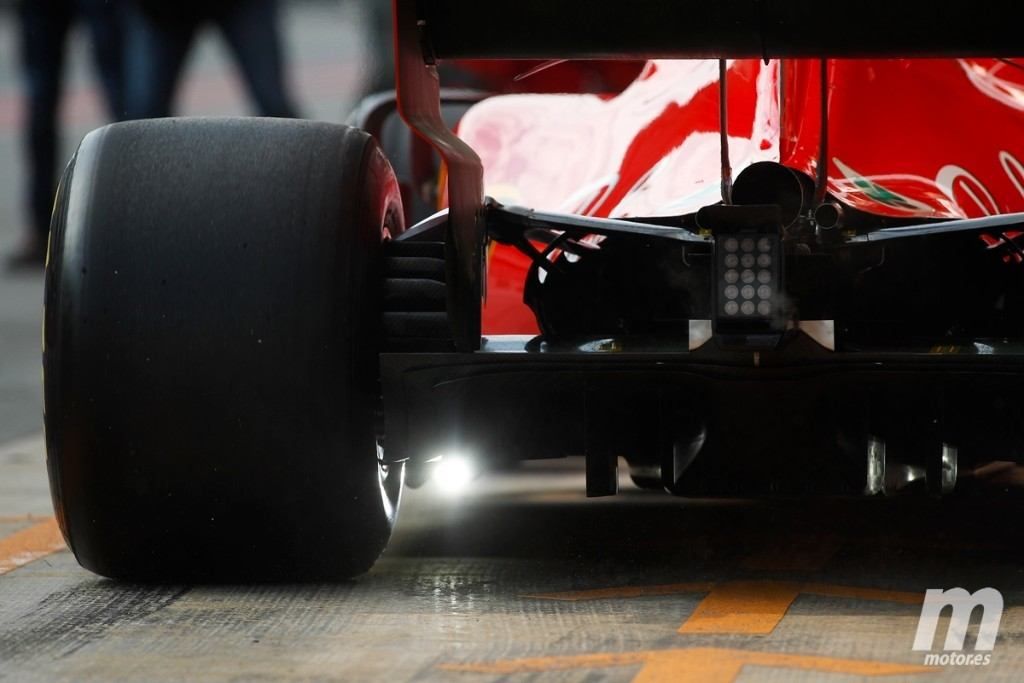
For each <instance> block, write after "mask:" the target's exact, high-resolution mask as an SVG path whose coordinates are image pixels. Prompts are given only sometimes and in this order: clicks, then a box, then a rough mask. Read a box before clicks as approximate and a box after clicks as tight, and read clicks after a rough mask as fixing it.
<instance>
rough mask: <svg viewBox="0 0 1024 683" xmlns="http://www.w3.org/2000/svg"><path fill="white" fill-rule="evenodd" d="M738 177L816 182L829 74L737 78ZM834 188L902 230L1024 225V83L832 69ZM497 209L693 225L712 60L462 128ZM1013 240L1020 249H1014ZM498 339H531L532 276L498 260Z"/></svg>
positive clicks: (961, 72)
mask: <svg viewBox="0 0 1024 683" xmlns="http://www.w3.org/2000/svg"><path fill="white" fill-rule="evenodd" d="M728 79H729V80H728V94H729V98H728V104H729V117H728V133H729V150H730V155H731V159H732V167H733V169H734V172H739V171H741V170H742V169H743V168H744V167H746V166H748V165H749V164H751V163H753V162H756V161H766V160H768V161H779V162H781V163H783V164H785V165H787V166H790V167H792V168H795V169H798V170H801V171H804V172H806V173H807V174H809V175H811V176H813V175H814V174H815V172H816V167H817V159H818V151H819V143H820V130H821V125H820V124H821V121H820V119H821V116H820V108H821V107H820V65H819V62H818V61H817V60H785V61H782V62H780V61H772V62H769V63H768V64H764V63H763V62H761V61H758V60H736V61H731V62H730V63H729V68H728ZM827 82H828V91H829V92H828V98H829V100H828V130H829V134H828V159H829V168H828V189H829V192H830V193H832V195H833V196H835V197H836V198H838V199H839V200H840V201H842V202H843V203H845V204H847V205H849V206H852V207H855V208H857V209H861V210H864V211H868V212H871V213H875V214H880V215H885V216H894V217H921V218H961V217H976V216H984V215H989V214H996V213H1008V212H1013V211H1024V70H1022V69H1021V67H1019V66H1017V65H1016V63H1008V62H1003V61H999V60H982V59H968V60H949V59H934V60H833V61H831V62H830V63H829V67H828V79H827ZM459 136H460V137H461V138H462V139H463V140H465V141H466V142H467V143H469V145H470V146H471V147H472V148H473V149H474V150H475V151H476V152H477V153H478V154H479V155H480V157H481V158H482V160H483V164H484V170H485V189H486V193H487V194H488V195H489V196H492V197H494V198H495V199H497V200H498V201H501V202H503V203H507V204H518V205H523V206H528V207H532V208H536V209H544V210H551V211H562V212H568V213H578V214H583V215H589V216H602V217H603V216H608V217H624V216H656V215H673V214H682V213H687V212H691V211H695V210H697V209H698V208H700V207H701V206H704V205H707V204H711V203H714V202H715V201H717V200H718V199H719V197H720V195H719V192H720V189H719V188H720V176H721V170H720V157H719V152H720V150H719V88H718V63H717V62H715V61H664V60H659V61H651V62H648V63H647V65H646V66H645V67H644V68H643V70H642V72H641V73H640V75H639V77H637V79H636V80H635V81H634V82H633V83H632V84H631V85H630V86H629V87H627V88H626V89H625V90H624V91H623V92H621V93H620V94H619V95H617V96H614V97H601V96H596V95H507V96H500V97H494V98H490V99H488V100H485V101H484V102H482V103H481V104H479V105H477V106H475V107H474V108H473V109H472V110H470V111H469V112H468V113H467V114H466V116H465V117H464V118H463V120H462V122H461V123H460V127H459ZM1011 237H1012V236H1011ZM489 263H490V265H489V268H488V283H487V288H488V298H487V303H486V305H485V307H484V317H483V326H484V333H485V334H492V335H493V334H530V333H535V332H536V331H537V328H536V323H535V321H534V317H533V314H532V313H531V312H530V311H529V309H527V308H526V306H525V305H524V304H523V303H522V287H523V282H524V279H525V272H526V269H527V267H528V262H527V260H526V258H525V257H523V256H522V255H521V254H519V253H518V252H516V251H514V250H513V249H510V248H506V247H496V248H494V249H493V251H492V253H491V254H490V262H489Z"/></svg>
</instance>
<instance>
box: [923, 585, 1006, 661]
mask: <svg viewBox="0 0 1024 683" xmlns="http://www.w3.org/2000/svg"><path fill="white" fill-rule="evenodd" d="M947 607H949V608H951V609H952V616H951V617H950V620H949V626H948V627H947V629H946V639H945V641H944V643H943V646H942V649H943V650H944V652H943V653H941V654H939V653H935V652H930V650H932V646H933V645H934V643H935V632H936V631H937V630H938V628H939V617H940V616H941V615H942V611H943V610H944V609H946V608H947ZM978 607H980V608H981V622H980V625H979V626H978V636H977V639H976V640H975V642H974V653H973V654H968V653H964V652H963V649H964V645H965V642H966V640H967V627H968V626H969V625H970V623H971V615H972V614H974V612H975V611H976V609H977V608H978ZM1002 618H1003V595H1002V593H1000V592H999V591H997V590H996V589H995V588H982V589H981V590H978V591H976V592H974V593H968V592H967V591H966V590H964V589H963V588H950V589H949V590H942V589H941V588H929V589H928V591H927V592H926V593H925V596H924V605H923V606H922V607H921V619H920V621H918V623H917V634H916V635H915V637H914V650H915V651H917V652H928V653H929V654H927V655H925V658H924V663H925V664H930V665H937V666H948V665H950V664H952V665H957V666H964V665H968V666H979V665H984V664H989V663H990V662H991V661H992V648H994V647H995V644H996V636H997V635H998V633H999V622H1000V621H1002Z"/></svg>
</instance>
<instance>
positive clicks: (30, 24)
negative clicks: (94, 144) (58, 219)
mask: <svg viewBox="0 0 1024 683" xmlns="http://www.w3.org/2000/svg"><path fill="white" fill-rule="evenodd" d="M18 9H19V17H20V19H21V58H22V66H23V69H24V78H25V96H26V97H25V99H26V105H27V106H26V115H27V121H26V124H27V125H26V136H25V152H26V159H27V165H28V176H29V179H28V204H29V212H30V217H31V230H30V233H29V234H28V235H27V236H26V240H25V243H24V245H23V246H22V248H21V249H20V250H19V251H17V252H15V253H14V254H12V255H11V257H10V259H9V261H8V265H9V266H10V267H13V268H17V267H22V266H34V265H40V264H42V263H43V261H44V260H45V258H46V241H47V236H48V234H49V230H50V213H51V210H52V208H53V196H54V190H55V189H56V184H57V145H58V136H57V108H58V105H59V102H60V90H61V76H62V71H63V65H64V49H65V43H66V42H67V35H68V31H69V29H70V28H71V24H72V22H73V20H74V6H73V4H72V1H71V0H23V2H21V3H20V5H19V8H18Z"/></svg>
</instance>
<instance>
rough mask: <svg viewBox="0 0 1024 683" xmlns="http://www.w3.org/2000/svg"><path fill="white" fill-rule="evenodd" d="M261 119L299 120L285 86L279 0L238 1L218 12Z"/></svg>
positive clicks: (222, 28)
mask: <svg viewBox="0 0 1024 683" xmlns="http://www.w3.org/2000/svg"><path fill="white" fill-rule="evenodd" d="M214 21H215V22H216V23H217V25H218V26H219V27H220V30H221V31H222V32H223V34H224V37H225V38H226V39H227V41H228V44H229V45H230V46H231V50H232V51H233V52H234V54H235V58H236V59H237V60H238V66H239V68H240V69H241V71H242V75H243V76H244V77H245V82H246V84H247V86H248V88H249V93H250V95H251V96H252V98H253V100H254V101H255V102H256V108H257V110H258V112H259V115H260V116H274V117H280V118H297V116H298V114H297V112H296V108H295V105H294V104H293V103H292V100H291V97H290V96H289V94H288V89H287V87H286V86H285V78H284V59H283V57H282V48H281V34H280V30H279V26H278V14H277V2H276V1H275V0H238V1H237V2H232V3H225V4H224V7H223V8H220V9H218V10H216V11H215V14H214Z"/></svg>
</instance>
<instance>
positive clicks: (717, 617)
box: [679, 581, 801, 636]
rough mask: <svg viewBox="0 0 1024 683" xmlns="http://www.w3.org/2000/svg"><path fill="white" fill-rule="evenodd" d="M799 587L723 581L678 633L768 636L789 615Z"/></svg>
mask: <svg viewBox="0 0 1024 683" xmlns="http://www.w3.org/2000/svg"><path fill="white" fill-rule="evenodd" d="M800 590H801V585H800V584H799V583H790V582H786V581H733V582H730V583H723V584H721V585H719V586H716V587H715V589H714V590H712V591H711V593H709V594H708V596H707V597H706V598H704V599H703V600H701V602H700V604H699V605H697V609H695V610H694V611H693V614H691V615H690V617H689V618H688V619H687V620H686V621H684V622H683V625H682V626H680V627H679V633H684V634H694V633H733V634H744V635H757V636H763V635H767V634H769V633H771V632H772V631H774V630H775V627H776V626H778V625H779V622H780V621H782V618H783V617H785V616H786V612H787V611H788V610H789V607H790V605H792V604H793V601H794V600H796V598H797V596H799V595H800Z"/></svg>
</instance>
